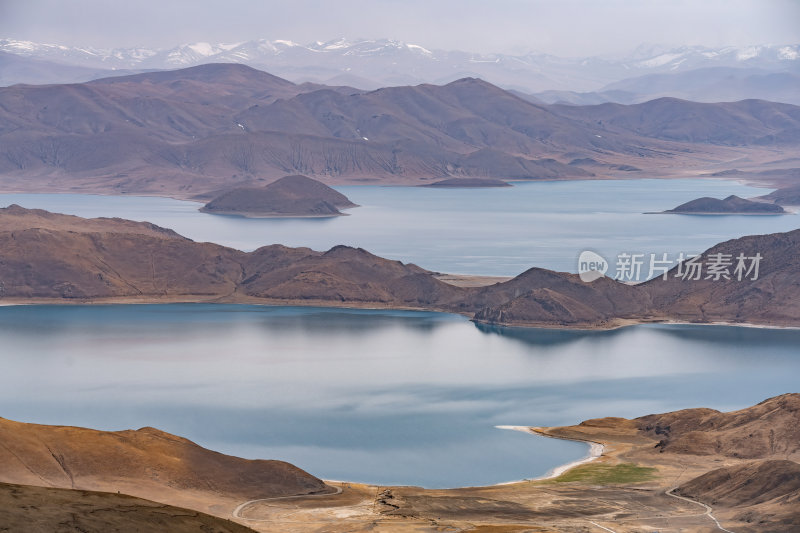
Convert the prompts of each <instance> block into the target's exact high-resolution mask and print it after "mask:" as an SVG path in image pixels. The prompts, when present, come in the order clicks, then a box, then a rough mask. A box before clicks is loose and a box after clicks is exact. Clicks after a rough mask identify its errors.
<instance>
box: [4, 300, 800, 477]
mask: <svg viewBox="0 0 800 533" xmlns="http://www.w3.org/2000/svg"><path fill="white" fill-rule="evenodd" d="M798 346H800V331H791V330H765V329H748V328H729V327H702V326H637V327H632V328H627V329H623V330H618V331H613V332H595V333H586V332H570V331H554V330H535V329H514V328H481V327H477V326H476V325H474V324H472V323H471V322H469V321H467V320H466V319H464V318H463V317H460V316H454V315H447V314H437V313H424V312H395V311H363V310H333V309H309V308H306V309H302V308H291V307H257V306H241V305H216V306H215V305H131V306H123V305H120V306H24V307H0V347H1V348H0V351H1V353H2V372H0V405H2V413H0V414H1V415H2V416H3V417H6V418H11V419H17V420H23V421H28V422H39V423H50V424H73V425H81V426H89V427H94V428H99V429H107V430H115V429H123V428H130V427H134V428H135V427H141V426H156V427H159V428H161V429H164V430H166V431H169V432H172V433H176V434H179V435H183V436H186V437H188V438H191V439H193V440H195V441H196V442H198V443H200V444H202V445H204V446H207V447H210V448H213V449H216V450H220V451H222V452H225V453H230V454H235V455H241V456H245V457H251V458H279V459H283V460H287V461H290V462H292V463H295V464H297V465H299V466H300V467H302V468H305V469H307V470H309V471H310V472H312V473H314V474H316V475H318V476H322V477H325V478H333V479H346V480H354V481H368V482H373V483H381V484H417V485H423V486H428V487H446V486H462V485H471V484H487V483H497V482H503V481H509V480H514V479H521V478H527V477H533V476H538V475H542V474H544V473H545V472H547V471H548V470H549V469H551V468H553V467H554V466H556V465H558V464H562V463H565V462H568V461H571V460H574V459H577V458H579V457H581V456H582V455H583V454H584V453H585V451H586V447H585V445H583V444H580V443H570V442H564V441H555V440H552V439H545V438H538V437H534V436H528V435H525V434H522V433H517V432H513V431H505V430H499V429H495V428H494V426H495V425H557V424H572V423H576V422H578V421H580V420H583V419H586V418H591V417H598V416H610V415H616V416H638V415H642V414H646V413H651V412H662V411H667V410H672V409H679V408H685V407H695V406H709V407H714V408H718V409H735V408H741V407H745V406H747V405H751V404H753V403H757V402H759V401H761V400H763V399H765V398H767V397H769V396H773V395H776V394H780V393H784V392H790V391H797V383H798V379H797V376H798V375H800V351H798V349H797V348H798Z"/></svg>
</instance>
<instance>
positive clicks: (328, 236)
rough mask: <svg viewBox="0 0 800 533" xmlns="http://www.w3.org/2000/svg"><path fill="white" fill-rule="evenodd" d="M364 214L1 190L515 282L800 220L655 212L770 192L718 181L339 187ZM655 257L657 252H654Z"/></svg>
mask: <svg viewBox="0 0 800 533" xmlns="http://www.w3.org/2000/svg"><path fill="white" fill-rule="evenodd" d="M337 189H338V190H339V191H341V192H342V193H344V194H345V195H347V196H348V197H349V198H350V199H351V200H352V201H354V202H355V203H357V204H359V205H361V207H358V208H355V209H352V210H350V211H349V213H351V214H350V216H346V217H335V218H328V219H244V218H239V217H229V216H220V215H210V214H205V213H200V212H199V211H197V209H198V207H200V204H197V203H195V202H182V201H178V200H171V199H167V198H154V197H149V198H148V197H124V196H116V197H103V196H91V195H64V194H60V195H52V194H34V195H31V194H2V195H0V206H5V205H9V204H12V203H18V204H20V205H22V206H24V207H37V208H41V209H48V210H51V211H55V212H62V213H69V214H74V215H80V216H85V217H96V216H117V217H122V218H129V219H132V220H147V221H149V222H152V223H154V224H158V225H160V226H163V227H167V228H171V229H174V230H175V231H177V232H178V233H180V234H182V235H185V236H187V237H189V238H191V239H194V240H197V241H210V242H215V243H218V244H222V245H226V246H232V247H234V248H238V249H240V250H246V251H250V250H253V249H255V248H258V247H259V246H263V245H266V244H274V243H280V244H285V245H287V246H308V247H310V248H314V249H316V250H327V249H329V248H331V247H333V246H335V245H337V244H347V245H350V246H360V247H362V248H365V249H367V250H369V251H370V252H372V253H375V254H377V255H380V256H383V257H387V258H390V259H397V260H400V261H404V262H413V263H416V264H418V265H420V266H422V267H424V268H427V269H429V270H434V271H439V272H449V273H460V274H479V275H498V276H514V275H517V274H519V273H521V272H523V271H525V270H527V269H528V268H530V267H532V266H538V267H544V268H550V269H553V270H558V271H563V272H575V271H576V268H577V258H578V255H579V254H580V252H582V251H583V250H586V249H590V250H593V251H595V252H599V253H600V254H601V255H603V256H604V257H605V258H606V259H607V260H609V261H610V262H611V264H612V265H613V264H614V263H615V258H616V256H617V255H618V254H619V253H621V252H627V253H645V254H651V253H653V254H657V256H658V257H661V254H663V253H668V254H669V256H668V257H669V258H670V259H673V260H674V259H676V258H677V254H679V253H680V252H685V253H687V254H692V253H698V252H702V251H703V250H705V249H707V248H708V247H710V246H712V245H713V244H716V243H718V242H721V241H724V240H727V239H731V238H735V237H741V236H743V235H752V234H757V233H774V232H778V231H788V230H792V229H796V228H797V227H799V226H800V217H798V216H796V215H783V216H743V215H739V216H736V215H733V216H688V215H647V214H643V213H644V212H647V211H663V210H665V209H671V208H673V207H675V206H677V205H679V204H681V203H684V202H686V201H688V200H692V199H694V198H698V197H701V196H714V197H725V196H728V195H730V194H737V195H739V196H742V197H751V196H757V195H761V194H766V192H767V190H765V189H757V188H753V187H748V186H745V185H742V184H739V183H736V182H732V181H725V180H713V179H679V180H629V181H622V180H613V181H569V182H526V183H517V184H515V186H514V187H508V188H493V189H430V188H421V187H376V186H347V187H337ZM647 257H649V255H648V256H647Z"/></svg>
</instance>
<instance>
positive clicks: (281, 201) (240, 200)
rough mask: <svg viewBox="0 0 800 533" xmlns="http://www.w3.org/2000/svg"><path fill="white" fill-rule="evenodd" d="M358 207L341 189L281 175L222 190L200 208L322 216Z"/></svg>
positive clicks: (222, 212) (249, 213) (224, 212)
mask: <svg viewBox="0 0 800 533" xmlns="http://www.w3.org/2000/svg"><path fill="white" fill-rule="evenodd" d="M349 207H357V206H356V204H354V203H353V202H351V201H350V200H348V199H347V197H346V196H345V195H343V194H342V193H340V192H338V191H336V190H334V189H331V188H330V187H328V186H327V185H325V184H324V183H320V182H319V181H317V180H313V179H311V178H307V177H305V176H300V175H295V176H284V177H283V178H280V179H279V180H276V181H274V182H272V183H270V184H269V185H267V186H265V187H238V188H235V189H231V190H229V191H225V192H223V193H222V194H220V195H219V196H217V197H215V198H214V199H213V200H211V201H210V202H208V203H207V204H206V205H205V206H203V207H202V208H201V209H200V211H203V212H205V213H212V214H219V215H239V216H244V217H252V218H257V217H281V216H287V217H324V216H336V215H341V214H342V213H341V212H340V211H339V209H340V208H341V209H346V208H349Z"/></svg>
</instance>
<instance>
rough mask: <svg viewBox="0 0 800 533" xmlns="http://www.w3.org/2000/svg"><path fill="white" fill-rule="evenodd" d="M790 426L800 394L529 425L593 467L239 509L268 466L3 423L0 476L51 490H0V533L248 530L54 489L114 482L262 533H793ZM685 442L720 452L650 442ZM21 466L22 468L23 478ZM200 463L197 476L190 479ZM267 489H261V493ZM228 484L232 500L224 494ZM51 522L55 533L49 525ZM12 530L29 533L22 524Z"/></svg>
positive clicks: (350, 491) (152, 440)
mask: <svg viewBox="0 0 800 533" xmlns="http://www.w3.org/2000/svg"><path fill="white" fill-rule="evenodd" d="M662 424H667V425H662ZM797 427H800V394H784V395H782V396H777V397H775V398H770V399H768V400H765V401H763V402H761V403H760V404H758V405H756V406H753V407H749V408H745V409H741V410H739V411H734V412H730V413H722V412H719V411H715V410H712V409H685V410H681V411H674V412H671V413H664V414H658V415H647V416H643V417H639V418H635V419H630V420H629V419H624V418H601V419H595V420H587V421H585V422H582V423H581V424H578V425H576V426H568V427H561V428H531V430H532V431H534V432H536V433H541V434H545V435H549V436H555V437H566V438H570V439H577V440H589V441H593V442H598V443H602V444H603V445H604V449H603V451H602V454H601V455H600V456H599V457H597V458H596V459H595V461H593V462H591V463H589V464H584V465H581V466H578V467H573V468H572V469H571V470H569V471H567V472H566V473H565V474H563V475H561V476H559V477H556V478H554V479H546V480H528V481H523V482H518V483H507V484H501V485H493V486H488V487H469V488H458V489H446V490H426V489H421V488H419V487H386V486H382V487H376V486H371V485H362V484H358V483H347V482H342V483H336V486H337V487H336V490H335V491H330V492H328V493H326V494H322V493H319V492H312V493H307V495H306V496H297V497H292V498H291V499H290V500H286V499H282V500H277V501H270V500H258V499H256V500H252V499H246V498H249V497H250V496H249V494H247V490H245V488H243V487H250V486H253V483H251V481H252V480H253V479H254V478H257V477H258V476H257V475H254V473H253V471H254V469H255V470H257V466H258V465H259V464H270V463H275V462H270V461H246V460H243V459H236V458H232V457H226V456H220V455H219V454H214V453H213V452H209V451H208V450H202V449H200V450H201V451H200V452H197V453H199V454H200V455H201V457H205V459H203V460H198V455H197V453H192V451H191V450H192V449H193V448H192V446H194V445H192V444H191V443H189V442H188V441H186V440H185V439H181V438H180V437H175V436H172V435H168V434H165V433H163V432H160V431H158V430H155V429H152V428H146V429H143V430H139V431H123V432H102V431H95V430H88V429H81V428H64V427H57V426H38V425H33V424H22V423H18V422H10V421H6V420H2V419H0V428H2V429H3V430H2V431H0V450H4V451H3V452H2V453H5V456H0V464H2V465H3V467H4V468H2V469H0V473H3V472H5V471H6V470H8V472H10V473H11V474H13V475H16V476H18V477H24V476H27V477H30V478H36V479H35V480H33V481H31V483H32V484H35V485H38V486H42V485H45V486H48V488H37V487H30V486H27V487H24V486H19V485H3V484H0V504H1V505H0V527H6V528H8V527H9V526H15V525H16V524H19V523H22V522H20V521H21V520H26V519H27V520H28V521H29V522H28V524H30V525H36V527H39V526H40V525H41V529H39V530H41V531H115V530H118V531H137V530H148V531H149V530H167V529H169V530H170V531H184V530H195V531H197V530H202V531H219V532H225V531H244V529H241V528H237V527H236V526H235V525H234V524H230V523H227V522H220V521H215V520H214V519H213V518H211V517H208V516H204V515H202V514H200V513H197V512H194V511H188V510H186V509H176V508H174V507H169V506H168V505H159V504H155V503H153V502H148V501H144V500H138V499H135V498H131V497H129V496H122V495H117V494H108V493H97V492H87V491H84V490H81V489H80V488H76V489H73V490H58V489H54V488H51V487H50V486H51V485H56V486H67V487H69V486H71V485H70V484H71V483H72V482H73V481H74V484H75V486H76V487H79V486H80V484H81V483H88V482H92V483H106V482H108V480H112V482H113V484H114V485H115V486H121V487H123V492H124V490H125V489H127V488H131V489H136V490H142V491H143V490H154V491H156V492H154V494H158V496H159V497H158V498H155V497H153V499H158V500H159V501H162V502H163V503H164V504H170V505H174V504H175V503H177V504H178V505H179V506H181V507H186V508H190V509H200V510H208V511H209V512H211V513H213V514H215V515H216V516H219V517H223V518H232V519H234V520H236V521H244V520H246V521H247V525H248V526H251V527H253V528H254V529H256V530H258V531H264V532H281V533H282V532H284V531H293V532H298V533H304V532H309V533H311V532H319V531H333V532H345V531H346V532H354V533H356V532H357V533H362V532H363V533H366V532H368V531H376V530H380V531H387V532H397V533H405V532H408V531H422V532H430V533H433V532H435V531H442V530H468V531H529V530H530V531H540V532H555V531H587V530H594V529H602V528H606V529H612V530H613V531H618V532H622V531H626V532H633V531H646V530H653V531H670V530H681V531H698V532H699V531H711V530H718V528H717V524H716V523H715V522H714V520H718V521H719V523H721V524H722V526H723V527H725V528H729V529H728V530H732V531H742V532H746V533H751V532H752V533H755V532H758V531H770V532H776V533H784V532H785V533H791V532H793V531H796V527H797V525H798V524H799V523H800V506H798V505H797V503H798V501H799V500H798V496H799V495H800V493H799V492H798V491H800V476H799V475H798V474H800V471H798V463H797V461H796V459H797V456H798V454H797V451H796V450H797V447H798V442H800V441H798V438H797V429H796V428H797ZM694 431H702V432H703V433H704V434H706V435H707V440H714V439H716V440H717V441H718V442H719V443H721V447H720V449H719V451H717V450H716V449H714V448H702V449H686V448H678V447H674V448H673V446H672V445H669V446H663V445H658V444H659V442H660V441H661V440H662V439H663V438H664V435H665V432H666V433H669V434H670V438H673V437H675V438H680V437H681V436H686V435H689V434H691V433H692V432H694ZM754 434H757V435H758V436H757V437H755V438H754V437H753V435H754ZM765 437H766V438H765ZM740 443H744V444H742V446H743V448H744V449H746V450H748V451H749V456H748V457H747V458H742V457H737V456H736V455H735V453H733V454H732V453H730V452H731V451H733V450H735V448H736V446H737V445H739V444H740ZM760 443H767V444H768V445H767V446H762V445H761V444H760ZM187 447H188V448H187ZM196 448H197V447H196ZM792 450H794V451H792ZM787 453H788V456H785V455H786V454H787ZM12 454H18V455H19V456H18V457H15V456H14V455H12ZM215 457H216V458H219V457H221V458H223V459H224V461H225V463H220V466H222V467H223V468H217V467H216V466H214V465H213V464H210V463H209V460H211V459H214V458H215ZM118 462H119V464H117V463H118ZM21 464H26V465H27V466H28V468H27V469H23V468H19V465H21ZM131 464H134V465H135V468H131V467H130V465H131ZM6 465H9V466H8V467H6ZM198 466H200V467H203V468H197V469H196V470H194V471H192V469H191V467H198ZM206 466H209V467H208V468H205V467H206ZM88 472H91V473H93V475H91V476H89V475H87V473H88ZM297 472H299V471H297V470H295V473H297ZM69 473H71V475H72V478H71V479H72V481H71V480H70V477H69ZM142 473H144V477H143V475H142ZM189 473H191V475H189ZM303 474H304V473H303ZM4 475H6V476H8V475H9V474H4ZM282 479H284V480H285V479H286V478H282ZM289 479H290V480H295V479H296V478H294V477H290V478H289ZM304 479H305V480H309V479H310V480H311V481H312V484H314V483H313V482H314V479H315V478H311V476H308V475H307V474H304ZM98 480H99V481H98ZM231 481H234V483H233V484H231ZM317 481H318V480H317ZM195 483H196V484H195ZM239 484H241V485H242V487H238V485H239ZM676 485H678V486H677V487H676ZM272 486H273V485H271V484H270V482H269V481H266V482H265V488H266V489H267V490H268V489H270V488H272ZM237 487H238V488H239V492H238V493H236V494H239V496H238V497H239V498H240V499H237V498H234V497H231V493H232V491H236V490H237ZM283 487H284V488H285V485H283ZM701 506H710V507H701ZM712 513H713V514H712ZM56 520H60V521H59V522H56V524H57V528H53V527H51V526H50V524H53V523H54V521H56ZM104 526H105V528H106V529H102V528H103V527H104ZM590 526H591V527H590ZM48 527H50V529H47V528H48ZM137 527H138V528H144V529H136V528H137ZM192 527H193V528H195V529H186V528H192ZM11 530H12V531H13V530H15V529H14V528H13V527H11ZM17 530H24V531H29V530H30V531H37V530H36V529H32V528H31V527H30V526H29V527H28V528H27V529H25V528H24V527H23V528H20V529H17Z"/></svg>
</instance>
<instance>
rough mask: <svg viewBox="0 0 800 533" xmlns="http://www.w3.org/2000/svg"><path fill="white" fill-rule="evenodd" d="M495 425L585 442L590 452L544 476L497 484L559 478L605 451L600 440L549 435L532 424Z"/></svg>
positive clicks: (552, 437) (531, 433)
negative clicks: (531, 425)
mask: <svg viewBox="0 0 800 533" xmlns="http://www.w3.org/2000/svg"><path fill="white" fill-rule="evenodd" d="M495 427H496V428H497V429H508V430H511V431H521V432H523V433H528V434H530V435H538V436H541V437H548V438H550V439H561V440H571V441H574V442H585V443H586V444H588V445H589V453H588V454H587V455H586V457H584V458H582V459H578V460H577V461H572V462H571V463H567V464H563V465H560V466H557V467H555V468H553V469H552V470H550V471H549V472H548V473H547V474H545V475H543V476H540V477H535V478H529V479H523V480H518V481H507V482H505V483H497V485H511V484H513V483H520V482H522V481H542V480H545V479H554V478H557V477H558V476H560V475H561V474H563V473H564V472H566V471H568V470H572V469H573V468H575V467H577V466H581V465H585V464H587V463H591V462H592V461H594V460H595V459H597V458H599V457H600V456H602V455H603V452H604V451H605V446H604V445H603V444H602V443H600V442H594V441H586V440H580V439H566V438H564V437H555V436H553V435H548V434H547V433H544V432H542V431H541V428H538V427H530V426H495Z"/></svg>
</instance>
